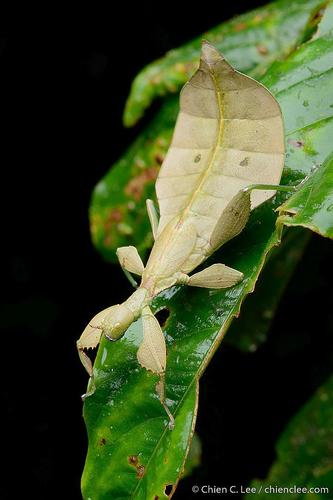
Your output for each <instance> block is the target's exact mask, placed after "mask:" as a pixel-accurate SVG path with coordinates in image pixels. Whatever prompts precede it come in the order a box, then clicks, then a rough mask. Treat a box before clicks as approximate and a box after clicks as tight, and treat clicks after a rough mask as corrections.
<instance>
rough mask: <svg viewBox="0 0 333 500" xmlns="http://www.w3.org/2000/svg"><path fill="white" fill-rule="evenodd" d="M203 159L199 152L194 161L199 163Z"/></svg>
mask: <svg viewBox="0 0 333 500" xmlns="http://www.w3.org/2000/svg"><path fill="white" fill-rule="evenodd" d="M200 160H201V154H200V153H199V154H198V155H197V156H196V157H195V158H194V163H199V161H200Z"/></svg>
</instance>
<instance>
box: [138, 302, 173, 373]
mask: <svg viewBox="0 0 333 500" xmlns="http://www.w3.org/2000/svg"><path fill="white" fill-rule="evenodd" d="M142 324H143V341H142V343H141V345H140V347H139V350H138V352H137V358H138V361H139V363H140V365H141V366H143V367H144V368H146V369H147V370H150V371H152V372H154V373H158V374H162V373H164V371H165V366H166V347H165V340H164V335H163V331H162V329H161V327H160V325H159V322H158V321H157V319H156V318H155V316H154V315H153V314H152V313H151V312H150V310H149V308H148V307H147V308H146V311H144V313H143V315H142Z"/></svg>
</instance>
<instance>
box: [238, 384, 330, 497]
mask: <svg viewBox="0 0 333 500" xmlns="http://www.w3.org/2000/svg"><path fill="white" fill-rule="evenodd" d="M332 442H333V376H332V377H330V379H329V380H328V381H327V382H326V383H325V384H324V385H323V386H322V387H321V388H320V389H318V390H317V392H316V393H315V395H314V396H313V397H312V398H311V399H310V400H309V401H308V402H307V403H306V404H305V405H304V406H303V408H302V409H301V410H300V411H299V413H298V414H297V415H295V416H294V417H293V418H292V419H291V421H290V422H289V423H288V425H287V427H286V429H285V430H284V431H283V433H282V435H281V436H280V438H279V440H278V442H277V446H276V454H277V459H276V461H275V463H274V464H273V466H272V468H271V470H270V471H269V474H268V476H267V478H266V479H265V480H264V481H254V482H253V484H252V486H254V487H255V488H257V493H256V498H258V499H260V498H268V497H269V496H270V495H269V494H267V491H265V488H269V486H270V485H276V486H280V487H281V486H284V487H292V486H294V485H296V486H301V487H306V488H310V487H316V488H318V487H327V488H330V490H329V493H328V492H326V493H324V492H322V493H321V494H320V493H317V494H316V495H315V494H313V493H311V492H308V493H307V495H305V494H304V495H303V494H302V493H295V494H288V493H285V494H284V495H283V494H281V495H279V498H282V499H284V498H286V499H287V498H288V499H289V498H291V499H297V498H309V499H310V498H311V499H315V498H318V499H320V498H323V499H324V498H331V497H332V493H333V453H332ZM246 498H248V499H250V498H253V495H252V496H251V495H246Z"/></svg>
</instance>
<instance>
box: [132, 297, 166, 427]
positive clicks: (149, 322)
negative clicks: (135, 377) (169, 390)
mask: <svg viewBox="0 0 333 500" xmlns="http://www.w3.org/2000/svg"><path fill="white" fill-rule="evenodd" d="M142 324H143V341H142V343H141V345H140V347H139V349H138V352H137V358H138V361H139V363H140V365H141V366H142V367H144V368H146V369H147V370H150V371H152V372H153V373H157V374H158V375H159V376H160V381H159V383H158V384H157V386H156V391H157V394H158V395H159V398H160V401H161V403H162V405H163V408H164V409H165V411H166V413H167V415H168V417H169V419H170V422H169V427H170V428H173V426H174V418H173V416H172V414H171V412H170V410H169V408H168V407H167V404H166V401H165V379H164V377H165V367H166V345H165V339H164V334H163V331H162V328H161V327H160V325H159V322H158V321H157V319H156V318H155V316H154V315H153V313H152V312H151V310H150V308H149V307H148V306H146V307H145V308H144V310H143V314H142Z"/></svg>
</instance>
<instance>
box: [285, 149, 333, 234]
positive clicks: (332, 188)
mask: <svg viewBox="0 0 333 500" xmlns="http://www.w3.org/2000/svg"><path fill="white" fill-rule="evenodd" d="M279 212H280V213H281V215H280V217H279V219H278V222H279V223H280V224H285V225H287V226H303V227H306V228H308V229H311V230H312V231H314V232H316V233H318V234H320V235H322V236H326V237H328V238H333V155H331V156H329V158H327V160H326V161H325V162H324V163H323V165H322V166H321V167H319V168H318V169H317V170H316V171H315V172H314V173H313V174H312V175H310V177H309V179H308V180H307V181H306V182H305V183H304V186H303V188H302V189H301V190H300V191H298V192H296V193H295V194H294V195H293V196H291V197H290V198H289V200H287V202H286V203H284V204H283V205H282V206H281V207H280V208H279Z"/></svg>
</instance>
